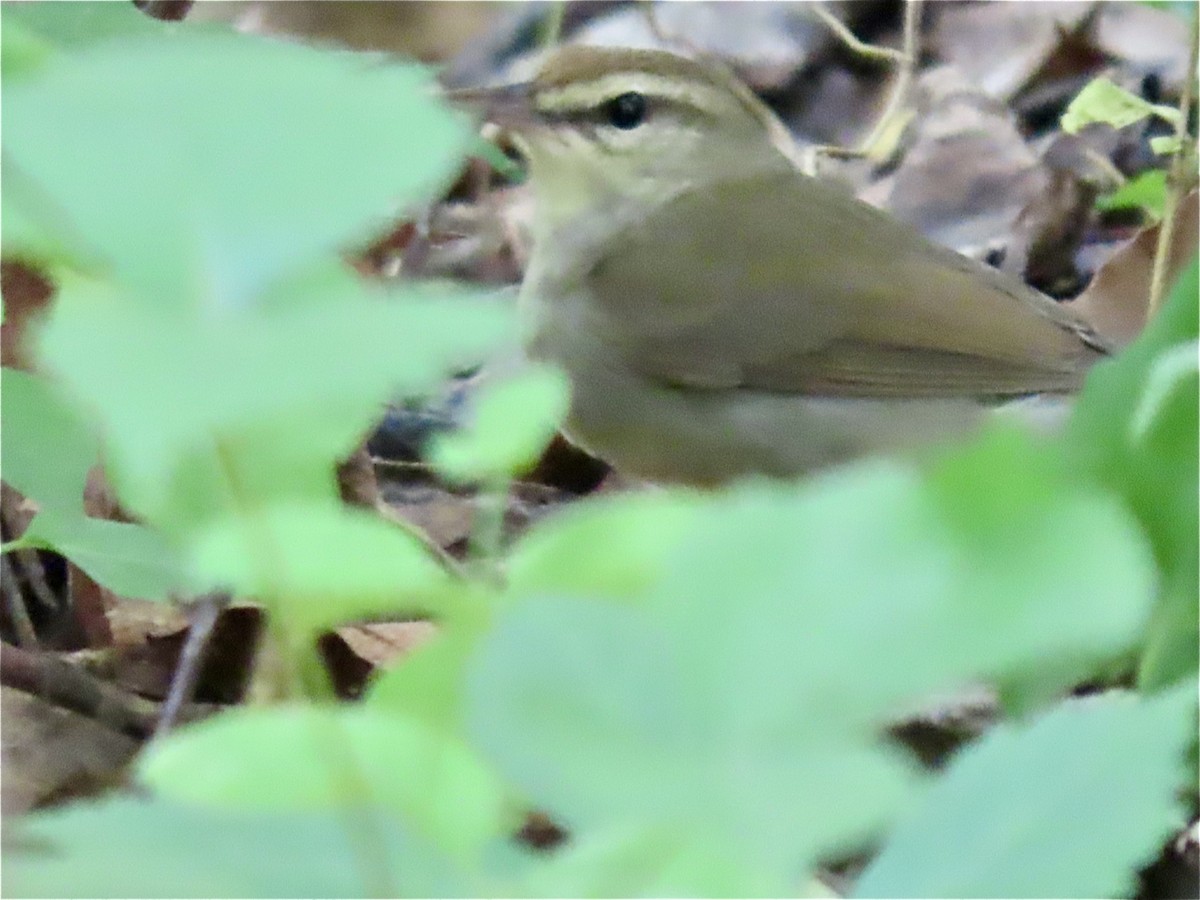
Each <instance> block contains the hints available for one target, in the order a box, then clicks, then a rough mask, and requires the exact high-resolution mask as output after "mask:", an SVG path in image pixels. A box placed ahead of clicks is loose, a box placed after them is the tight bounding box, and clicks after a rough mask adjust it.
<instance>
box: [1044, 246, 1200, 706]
mask: <svg viewBox="0 0 1200 900" xmlns="http://www.w3.org/2000/svg"><path fill="white" fill-rule="evenodd" d="M1198 295H1200V279H1198V276H1197V263H1196V262H1193V263H1192V265H1191V266H1190V267H1189V268H1188V270H1187V271H1186V272H1185V273H1184V274H1183V276H1182V277H1181V278H1180V279H1179V281H1178V282H1177V283H1176V285H1175V287H1174V289H1173V290H1172V291H1171V294H1170V296H1169V297H1168V299H1167V302H1166V304H1165V305H1164V307H1163V308H1162V310H1161V311H1160V312H1159V314H1158V315H1157V316H1156V317H1155V318H1154V319H1153V320H1152V321H1151V322H1150V323H1149V324H1148V325H1147V327H1146V329H1145V331H1144V332H1143V333H1142V334H1141V336H1140V337H1139V338H1138V339H1137V340H1136V341H1135V342H1134V343H1133V344H1132V345H1130V346H1129V347H1127V348H1126V349H1125V350H1124V351H1122V353H1121V354H1120V355H1119V356H1117V357H1116V358H1114V359H1113V360H1111V361H1108V362H1104V363H1102V364H1100V365H1098V366H1096V367H1095V369H1093V370H1092V372H1091V373H1090V375H1089V376H1088V380H1087V383H1086V385H1085V386H1084V390H1083V393H1082V395H1081V397H1080V399H1079V401H1078V403H1077V404H1076V406H1075V411H1074V414H1073V415H1072V418H1071V421H1070V423H1069V427H1068V430H1067V435H1066V453H1067V454H1068V456H1069V458H1070V459H1071V460H1072V461H1073V463H1074V465H1075V466H1076V467H1077V469H1078V470H1079V471H1080V472H1081V473H1083V474H1084V475H1086V476H1088V477H1091V478H1094V479H1096V480H1097V481H1099V482H1100V483H1101V484H1104V485H1105V486H1107V487H1108V488H1109V489H1110V490H1112V491H1113V492H1114V493H1115V494H1116V495H1117V496H1120V497H1121V498H1122V499H1123V500H1124V502H1125V503H1126V504H1127V505H1128V507H1129V509H1131V510H1132V511H1133V513H1134V514H1135V515H1136V516H1137V518H1138V520H1139V521H1140V522H1141V524H1142V527H1143V528H1144V529H1145V531H1146V533H1147V534H1148V535H1149V537H1150V540H1151V542H1152V543H1153V546H1154V552H1155V556H1156V558H1157V560H1158V565H1159V569H1160V570H1161V572H1162V581H1161V585H1160V605H1159V608H1158V610H1157V611H1156V613H1155V620H1154V622H1153V623H1152V624H1151V627H1150V632H1149V636H1148V637H1147V641H1146V649H1145V653H1144V655H1143V658H1142V663H1141V668H1140V672H1139V675H1138V678H1139V683H1140V684H1141V685H1142V686H1144V687H1146V688H1150V689H1153V688H1156V687H1161V686H1164V685H1167V684H1170V683H1172V682H1173V681H1175V680H1177V679H1180V678H1183V677H1186V676H1188V675H1189V674H1190V673H1194V672H1195V671H1196V668H1197V662H1198V661H1197V656H1198V650H1197V638H1196V633H1197V629H1198V628H1200V617H1198V612H1197V607H1196V596H1197V592H1198V591H1200V564H1198V562H1197V556H1196V545H1197V543H1198V542H1200V510H1198V509H1197V504H1198V499H1197V498H1198V497H1200V479H1198V476H1197V458H1198V453H1200V450H1198V447H1197V432H1198V430H1200V422H1198V418H1197V407H1198V406H1200V388H1198V387H1197V382H1196V380H1195V379H1193V378H1187V379H1185V380H1183V381H1181V382H1179V383H1178V384H1177V385H1175V387H1174V389H1172V390H1170V391H1168V392H1167V393H1166V394H1164V395H1160V396H1159V397H1158V400H1154V399H1153V398H1154V396H1155V394H1154V393H1153V392H1152V393H1151V394H1150V396H1151V398H1152V400H1151V402H1152V405H1151V406H1150V407H1149V408H1150V409H1152V410H1153V418H1152V420H1151V425H1150V427H1149V430H1145V431H1140V430H1138V429H1136V428H1135V423H1137V422H1138V421H1139V420H1138V416H1139V411H1140V410H1145V409H1147V408H1148V407H1146V406H1145V404H1146V402H1147V401H1146V397H1147V391H1148V390H1151V391H1153V389H1152V387H1151V384H1152V381H1153V379H1154V377H1155V376H1154V375H1153V373H1154V372H1156V371H1159V372H1161V371H1162V370H1161V368H1160V366H1161V365H1162V363H1161V360H1162V359H1163V358H1164V357H1165V358H1167V359H1176V358H1180V357H1179V354H1180V353H1181V352H1182V351H1180V350H1179V348H1180V347H1182V346H1191V345H1192V344H1193V343H1194V342H1195V340H1196V338H1197V331H1198V328H1197V320H1198V318H1200V313H1198V310H1197V296H1198ZM1159 377H1161V376H1159ZM1142 415H1143V416H1144V415H1145V414H1144V413H1142Z"/></svg>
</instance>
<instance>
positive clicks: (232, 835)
mask: <svg viewBox="0 0 1200 900" xmlns="http://www.w3.org/2000/svg"><path fill="white" fill-rule="evenodd" d="M284 758H285V759H286V755H285V757H284ZM220 760H225V761H227V762H229V763H231V764H236V760H230V759H229V758H228V757H227V756H226V755H225V751H224V750H221V751H220V752H219V753H218V756H217V759H216V760H209V761H208V762H209V764H210V765H212V764H214V763H216V762H219V761H220ZM4 828H5V851H4V893H5V896H7V897H64V898H67V897H112V898H122V900H124V898H132V897H196V898H205V900H208V898H213V897H364V896H412V897H445V896H487V895H489V894H491V893H492V890H489V887H488V886H487V885H486V883H484V882H483V881H482V879H477V878H475V877H474V876H472V875H470V874H469V873H467V872H466V871H464V870H463V869H462V868H461V867H459V866H457V865H455V864H453V863H452V862H451V861H450V860H449V859H448V858H447V857H446V856H445V854H442V853H439V852H437V851H436V850H435V849H434V848H432V847H431V846H429V844H428V842H427V841H423V840H420V839H418V838H417V837H416V836H415V835H413V834H412V832H411V830H410V829H409V828H408V827H406V826H405V825H404V824H402V823H401V822H400V821H399V820H398V819H397V818H396V817H395V816H394V815H392V814H388V813H384V812H381V811H379V810H378V809H367V808H360V809H347V808H338V809H336V810H329V809H325V810H319V811H314V812H309V811H303V812H301V811H297V810H292V811H289V812H287V813H286V814H282V815H281V814H278V813H269V812H264V811H258V810H256V811H249V810H245V809H214V808H212V807H196V806H189V805H185V804H180V803H176V802H174V801H171V800H164V799H161V798H160V799H152V800H141V799H134V798H130V797H117V798H110V799H107V800H104V801H101V802H99V803H76V804H73V805H70V806H65V807H59V808H57V809H51V810H48V811H44V812H37V813H33V814H32V815H30V816H27V817H25V818H23V819H20V820H15V821H14V820H8V821H6V822H5V825H4ZM364 835H366V836H368V837H367V838H366V841H369V842H370V843H369V844H368V843H366V842H365V841H364Z"/></svg>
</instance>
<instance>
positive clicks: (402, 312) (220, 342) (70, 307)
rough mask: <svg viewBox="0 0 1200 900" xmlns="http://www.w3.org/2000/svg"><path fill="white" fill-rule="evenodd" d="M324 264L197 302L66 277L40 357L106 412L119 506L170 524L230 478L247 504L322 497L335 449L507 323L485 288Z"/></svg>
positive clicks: (191, 514) (482, 348) (198, 513)
mask: <svg viewBox="0 0 1200 900" xmlns="http://www.w3.org/2000/svg"><path fill="white" fill-rule="evenodd" d="M319 279H320V280H321V283H322V284H323V285H324V288H323V290H322V292H321V294H320V295H318V297H317V298H313V299H307V300H305V302H296V303H293V304H292V305H291V306H282V305H279V306H278V307H277V306H276V304H274V303H272V304H268V305H267V306H266V307H265V308H263V309H243V310H234V309H230V310H225V311H223V312H222V313H221V314H215V313H214V314H210V315H205V316H198V315H194V314H191V313H189V312H185V311H181V310H179V309H176V308H172V307H170V306H166V307H163V308H160V309H156V310H150V309H146V308H139V307H136V306H131V305H130V304H129V303H128V301H127V299H126V298H125V297H124V296H123V295H122V294H121V293H120V292H119V291H113V290H111V289H106V288H104V287H103V286H97V285H95V284H94V283H83V282H78V281H74V280H67V281H66V282H65V283H64V284H63V286H62V288H61V290H60V293H59V296H58V299H57V302H56V304H55V309H54V312H53V315H52V317H51V319H50V321H49V323H48V324H47V327H46V328H45V329H44V331H43V332H42V334H41V339H42V340H41V342H40V344H39V349H40V357H41V359H42V361H43V362H44V364H45V365H47V367H49V368H50V369H51V370H53V371H54V372H55V373H56V374H57V375H58V376H59V377H60V379H61V382H62V384H63V387H64V389H65V390H69V391H70V392H71V393H72V394H73V395H74V396H76V397H78V398H79V399H80V400H81V401H82V402H84V403H86V404H87V406H88V407H89V408H90V409H93V410H95V412H96V414H97V416H98V418H99V419H100V421H101V422H102V423H103V424H104V426H105V430H106V433H107V434H108V435H109V443H108V447H107V450H108V459H109V463H110V466H111V468H112V474H113V482H114V485H115V487H116V489H117V491H118V493H119V495H120V497H121V499H122V501H123V502H124V503H125V504H126V505H127V507H128V508H129V509H131V510H132V511H134V512H135V513H137V514H138V515H140V516H142V517H144V518H145V519H146V520H147V521H149V522H151V523H153V524H155V525H158V526H159V527H161V528H163V529H164V530H165V531H169V532H175V533H180V532H186V531H188V530H190V529H192V528H195V527H196V526H198V525H202V524H203V522H204V520H205V519H208V518H213V517H214V516H219V515H224V514H228V513H229V512H230V511H231V507H230V506H229V502H230V501H229V492H230V490H231V489H232V488H233V486H232V485H231V484H229V481H230V480H231V479H236V482H237V485H236V486H237V490H238V491H239V492H240V494H241V496H240V497H239V498H238V500H239V503H241V504H242V505H243V506H244V505H247V504H249V505H254V504H258V503H262V502H264V501H266V500H268V499H272V498H283V499H288V500H296V499H306V500H323V499H327V498H330V497H332V496H333V490H334V481H333V477H332V471H333V466H334V464H335V462H336V461H337V460H339V459H342V458H344V457H346V456H347V455H349V454H350V452H351V451H352V450H353V449H354V447H355V446H356V445H357V443H358V442H359V441H360V440H361V439H362V435H363V434H364V433H365V432H366V431H367V429H368V428H369V427H370V424H371V422H372V421H373V420H374V419H375V418H376V417H377V416H378V415H379V414H380V411H381V409H382V407H383V404H384V403H385V402H386V400H387V398H388V397H389V396H391V395H392V394H393V392H395V391H397V390H410V391H418V390H420V389H423V388H428V387H432V386H433V385H434V384H436V383H437V381H438V380H439V378H440V377H442V375H443V374H444V373H445V372H446V371H448V370H449V369H450V368H451V367H453V366H455V365H457V364H461V363H463V362H467V361H472V362H474V361H477V360H478V359H479V358H480V357H482V356H483V355H484V354H485V352H486V348H487V347H489V346H491V345H492V344H493V343H494V342H495V341H497V340H498V339H499V338H500V337H502V336H503V335H504V333H505V331H506V329H507V328H509V327H510V326H511V323H512V313H511V311H510V310H508V309H506V308H504V307H502V306H500V305H499V304H496V303H494V302H490V301H483V300H469V299H465V298H461V297H459V298H453V297H441V298H437V299H434V298H432V297H423V296H420V295H417V294H412V293H410V294H409V295H408V296H407V297H397V298H394V299H391V300H385V299H384V298H383V297H381V296H378V295H377V294H376V293H375V292H374V291H373V290H371V289H370V288H369V287H368V286H367V285H366V284H364V283H362V282H360V281H359V280H357V279H355V278H354V277H353V276H351V275H349V274H341V275H340V276H339V277H338V278H336V279H331V278H330V276H329V275H328V274H327V273H326V274H323V275H320V276H319ZM294 290H295V288H294ZM297 297H298V298H299V297H300V295H297ZM118 361H119V364H117V362H118ZM218 455H220V456H221V457H223V458H222V459H217V456H218Z"/></svg>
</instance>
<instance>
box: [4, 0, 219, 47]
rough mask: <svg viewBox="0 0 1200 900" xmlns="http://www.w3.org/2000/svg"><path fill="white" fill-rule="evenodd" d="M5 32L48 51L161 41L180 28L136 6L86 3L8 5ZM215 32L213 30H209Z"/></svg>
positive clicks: (90, 0)
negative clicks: (124, 40) (33, 41)
mask: <svg viewBox="0 0 1200 900" xmlns="http://www.w3.org/2000/svg"><path fill="white" fill-rule="evenodd" d="M0 19H2V20H3V23H4V31H5V32H7V31H8V29H10V28H12V29H14V30H18V29H19V30H20V31H21V32H22V33H23V34H27V35H31V36H36V37H37V38H38V39H39V40H40V41H41V42H42V43H43V44H44V45H45V46H46V47H48V48H50V47H52V48H55V49H57V50H72V49H80V48H84V47H88V46H91V45H93V44H100V43H103V42H105V41H110V40H113V39H114V38H124V37H137V36H140V37H145V38H149V39H156V38H157V39H161V38H163V37H165V36H167V35H169V34H170V33H171V32H172V31H173V30H174V29H177V28H178V27H179V26H178V25H172V24H169V23H166V22H162V21H159V20H158V19H155V18H153V17H151V16H148V15H146V14H145V13H143V12H142V11H141V10H139V9H138V8H137V7H136V6H134V5H133V4H132V3H107V2H104V0H83V2H78V3H72V4H70V5H69V6H68V5H64V4H61V3H6V4H4V6H3V7H0ZM207 27H209V28H212V26H207Z"/></svg>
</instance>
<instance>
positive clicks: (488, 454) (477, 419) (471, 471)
mask: <svg viewBox="0 0 1200 900" xmlns="http://www.w3.org/2000/svg"><path fill="white" fill-rule="evenodd" d="M570 391H571V386H570V382H569V381H568V380H567V376H566V375H565V374H563V372H561V371H560V370H558V369H556V368H553V367H551V366H543V365H532V364H531V365H529V366H528V367H526V368H525V369H524V370H522V371H521V372H519V373H517V374H515V375H513V376H512V377H509V378H505V379H504V380H501V381H495V382H491V383H488V384H486V385H484V386H483V387H482V388H481V389H480V391H479V393H478V395H477V396H476V397H475V398H474V405H475V409H474V415H473V417H472V420H471V421H470V423H469V424H468V425H467V426H466V427H465V428H463V429H461V430H460V431H457V432H454V433H452V434H439V435H436V436H435V437H434V441H433V445H432V447H431V448H430V451H429V458H430V460H431V461H432V463H433V465H434V466H435V467H436V468H437V469H438V471H440V472H441V473H442V474H443V475H445V476H446V477H447V478H449V479H451V480H452V481H457V482H466V483H469V482H474V481H479V482H484V483H491V482H494V481H496V480H497V479H504V478H508V477H511V476H513V475H517V474H520V473H521V472H523V471H525V470H527V469H530V468H532V467H533V465H534V464H535V463H537V461H538V458H539V457H540V456H541V454H542V451H543V450H545V448H546V445H547V444H549V443H550V439H551V438H553V437H554V433H555V432H556V431H557V430H558V426H559V425H560V424H561V423H562V420H563V417H564V416H566V414H567V404H568V402H569V401H570Z"/></svg>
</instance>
